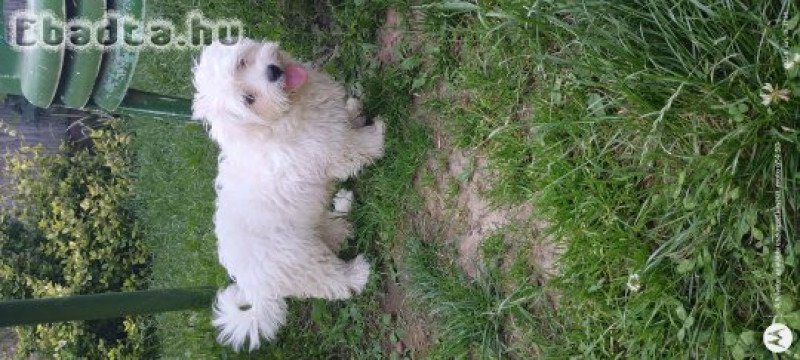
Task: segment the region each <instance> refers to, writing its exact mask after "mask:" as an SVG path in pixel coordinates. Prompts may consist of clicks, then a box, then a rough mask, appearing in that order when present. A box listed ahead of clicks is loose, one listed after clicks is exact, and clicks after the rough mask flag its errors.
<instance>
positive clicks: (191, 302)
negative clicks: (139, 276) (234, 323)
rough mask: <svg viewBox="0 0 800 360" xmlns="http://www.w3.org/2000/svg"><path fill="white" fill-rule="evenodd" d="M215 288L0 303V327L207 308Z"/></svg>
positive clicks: (162, 290) (147, 291) (148, 291)
mask: <svg viewBox="0 0 800 360" xmlns="http://www.w3.org/2000/svg"><path fill="white" fill-rule="evenodd" d="M215 291H216V289H215V288H212V287H198V288H187V289H158V290H143V291H131V292H111V293H103V294H92V295H75V296H67V297H60V298H44V299H29V300H11V301H5V302H0V327H2V326H16V325H31V324H41V323H52V322H61V321H75V320H97V319H108V318H116V317H122V316H128V315H143V314H154V313H160V312H166V311H177V310H188V309H197V308H208V307H209V305H210V304H211V300H212V298H213V297H214V294H215Z"/></svg>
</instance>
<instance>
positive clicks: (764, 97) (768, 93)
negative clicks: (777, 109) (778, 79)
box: [761, 83, 790, 106]
mask: <svg viewBox="0 0 800 360" xmlns="http://www.w3.org/2000/svg"><path fill="white" fill-rule="evenodd" d="M761 90H764V92H762V93H761V104H762V105H764V106H769V105H770V104H772V103H776V102H778V101H779V100H783V101H789V94H790V93H789V90H787V89H779V88H777V87H773V86H772V84H770V83H766V84H764V86H762V87H761Z"/></svg>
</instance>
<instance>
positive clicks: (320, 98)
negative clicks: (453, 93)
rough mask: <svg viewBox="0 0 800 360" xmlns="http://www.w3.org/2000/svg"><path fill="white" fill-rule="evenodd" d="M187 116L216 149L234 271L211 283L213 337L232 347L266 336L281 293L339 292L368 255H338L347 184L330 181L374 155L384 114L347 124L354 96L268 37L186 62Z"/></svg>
mask: <svg viewBox="0 0 800 360" xmlns="http://www.w3.org/2000/svg"><path fill="white" fill-rule="evenodd" d="M194 85H195V88H196V93H195V96H194V103H193V106H192V110H193V117H194V118H195V119H198V120H204V121H205V122H206V123H207V124H208V125H209V126H210V130H209V132H210V135H211V138H213V139H214V140H215V141H216V142H217V144H219V148H220V150H221V152H220V157H219V169H218V171H219V173H218V175H217V179H216V190H217V209H216V213H215V216H214V224H215V232H216V235H217V239H218V245H219V248H218V249H219V260H220V263H222V265H223V266H224V267H225V269H227V271H228V274H229V275H230V277H231V279H233V280H234V281H235V283H234V284H231V285H230V286H228V287H227V288H225V289H223V290H221V291H220V292H219V293H218V294H217V298H216V301H215V305H214V319H213V324H214V326H216V327H217V329H218V330H219V335H218V337H217V339H218V341H220V342H221V343H223V344H228V345H231V346H232V347H233V348H234V349H236V350H238V349H240V348H241V347H242V346H243V345H244V343H245V342H246V341H247V342H249V348H250V350H251V351H252V350H254V349H256V348H258V347H259V344H260V340H261V338H265V339H267V340H271V339H272V338H274V337H275V334H276V332H277V331H278V329H279V328H280V327H281V326H282V325H283V324H284V323H285V321H286V302H285V301H284V298H286V297H298V298H308V297H316V298H326V299H346V298H349V297H350V296H351V295H352V294H353V293H354V292H355V293H359V292H361V291H362V290H363V289H364V286H365V285H366V283H367V278H368V276H369V264H368V263H367V261H366V260H365V259H364V257H363V255H359V256H358V257H356V258H355V259H354V260H352V261H350V262H345V261H343V260H341V259H339V258H338V257H337V255H336V251H337V250H336V249H337V247H338V243H339V242H341V241H342V240H343V239H344V238H345V237H347V236H349V234H350V224H349V223H347V221H346V220H345V219H344V218H343V217H342V216H341V215H342V213H343V212H346V211H348V210H349V206H350V200H351V199H352V194H351V193H349V192H346V191H340V192H339V193H338V194H337V198H336V200H335V203H336V209H335V210H334V211H329V210H328V208H329V206H330V202H331V195H332V191H331V190H332V187H333V183H334V180H336V179H346V178H348V177H350V176H352V175H354V174H356V173H357V172H358V171H359V169H361V168H362V167H363V166H364V165H366V164H369V163H370V162H372V161H374V160H375V159H378V158H380V157H381V156H383V132H384V124H383V122H382V121H380V120H376V121H375V123H374V125H372V126H364V127H360V128H355V126H353V125H352V124H353V123H355V122H356V118H357V117H358V115H359V114H358V113H359V112H360V106H359V103H358V102H357V101H355V100H354V99H350V100H348V101H345V92H344V89H343V88H342V86H340V85H338V84H336V83H335V82H334V81H333V80H332V79H331V78H330V77H329V76H327V75H325V74H322V73H319V72H316V71H312V70H310V69H308V68H306V67H304V66H303V65H301V64H299V63H297V62H295V61H294V60H292V59H291V58H290V57H289V56H288V55H287V54H285V53H283V52H282V51H280V50H279V48H278V45H277V44H275V43H270V42H265V43H258V42H254V41H252V40H247V39H243V40H240V41H238V42H237V43H236V44H233V45H225V44H221V43H213V44H211V45H209V46H207V47H206V48H205V49H204V50H203V52H202V54H201V56H200V59H199V61H198V62H197V64H196V66H195V68H194Z"/></svg>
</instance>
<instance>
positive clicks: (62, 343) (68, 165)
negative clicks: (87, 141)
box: [0, 121, 149, 359]
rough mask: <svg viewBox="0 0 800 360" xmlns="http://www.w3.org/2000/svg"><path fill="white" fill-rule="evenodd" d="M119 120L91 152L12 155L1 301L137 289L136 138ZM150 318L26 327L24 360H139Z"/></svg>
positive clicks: (2, 226)
mask: <svg viewBox="0 0 800 360" xmlns="http://www.w3.org/2000/svg"><path fill="white" fill-rule="evenodd" d="M119 128H120V126H119V125H118V123H117V122H116V121H111V122H109V123H107V124H106V125H104V126H102V127H100V128H98V129H95V130H93V131H92V134H91V138H92V139H93V146H92V148H91V149H69V148H68V147H67V146H63V147H62V154H57V155H45V154H43V152H42V149H41V147H25V148H22V149H20V150H19V151H18V152H15V153H11V154H7V155H6V169H5V172H6V173H7V175H8V176H10V177H11V178H12V179H13V183H14V184H15V186H16V189H15V193H16V194H15V195H14V201H15V206H14V210H12V211H11V212H10V213H9V214H3V215H0V293H2V295H3V297H4V298H39V297H53V296H67V295H74V294H92V293H100V292H106V291H121V290H137V289H141V288H143V287H144V285H145V279H146V276H147V273H146V271H145V270H146V268H145V265H146V263H147V261H148V259H147V254H148V253H147V251H146V249H145V248H144V246H143V243H142V242H141V241H140V236H139V234H138V231H137V228H136V224H135V221H134V217H133V215H132V213H131V212H130V211H129V210H128V208H127V205H128V202H129V200H130V199H129V198H130V196H131V178H130V171H131V169H130V153H129V150H128V143H129V137H128V136H127V135H126V134H123V133H121V132H120V131H119ZM148 324H149V321H148V319H147V318H144V317H130V318H125V319H121V318H120V319H107V320H101V321H85V322H66V323H58V324H42V325H37V326H30V327H20V328H18V329H17V332H18V334H19V336H20V346H19V354H18V356H25V355H26V354H30V353H39V354H46V355H47V356H52V357H54V358H58V359H72V358H77V357H80V358H90V359H100V358H103V359H109V358H111V359H115V358H116V359H119V358H140V357H141V356H142V355H143V351H144V349H145V346H144V340H145V338H146V334H147V333H148V329H149V326H148Z"/></svg>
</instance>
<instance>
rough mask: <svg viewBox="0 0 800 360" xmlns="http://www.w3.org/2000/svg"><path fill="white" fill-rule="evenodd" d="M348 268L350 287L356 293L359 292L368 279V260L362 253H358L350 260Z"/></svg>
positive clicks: (362, 289)
mask: <svg viewBox="0 0 800 360" xmlns="http://www.w3.org/2000/svg"><path fill="white" fill-rule="evenodd" d="M349 270H350V271H349V273H348V275H349V278H350V288H351V289H352V290H353V291H355V293H356V294H360V293H361V292H362V291H364V287H365V286H367V280H369V262H367V260H366V259H365V258H364V255H358V256H356V258H355V259H353V260H352V261H350V269H349Z"/></svg>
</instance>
